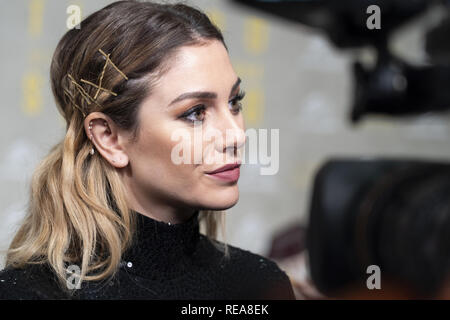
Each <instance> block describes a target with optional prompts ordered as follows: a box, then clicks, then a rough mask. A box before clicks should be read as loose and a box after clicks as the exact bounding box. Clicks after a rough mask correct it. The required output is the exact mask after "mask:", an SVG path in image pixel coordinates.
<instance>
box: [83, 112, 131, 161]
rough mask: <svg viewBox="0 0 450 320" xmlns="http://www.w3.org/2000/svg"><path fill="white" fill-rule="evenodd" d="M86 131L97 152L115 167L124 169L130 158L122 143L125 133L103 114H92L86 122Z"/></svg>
mask: <svg viewBox="0 0 450 320" xmlns="http://www.w3.org/2000/svg"><path fill="white" fill-rule="evenodd" d="M84 130H85V131H86V135H87V136H88V138H89V139H90V140H91V141H92V144H93V147H94V149H95V151H97V152H98V153H99V154H100V155H101V156H102V157H103V158H104V159H106V161H108V162H109V163H110V164H111V165H112V166H113V167H116V168H124V167H126V166H127V165H128V162H129V158H128V155H127V153H126V152H125V149H124V144H123V143H122V142H123V141H125V140H124V139H126V137H125V132H124V131H123V130H120V128H119V127H118V126H117V125H116V124H115V123H114V121H112V120H111V118H109V117H108V116H107V115H105V114H104V113H101V112H92V113H90V114H89V115H88V116H87V117H86V119H85V120H84Z"/></svg>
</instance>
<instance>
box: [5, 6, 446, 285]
mask: <svg viewBox="0 0 450 320" xmlns="http://www.w3.org/2000/svg"><path fill="white" fill-rule="evenodd" d="M111 2H113V1H107V0H90V1H87V0H84V1H83V0H79V1H75V0H73V1H69V0H18V1H6V0H0V43H1V51H0V64H1V68H0V70H1V72H2V76H1V77H0V92H1V98H2V102H1V105H2V106H1V107H0V108H1V117H0V130H1V133H0V249H1V250H5V249H7V247H8V245H9V242H10V241H11V239H12V236H13V235H14V233H15V231H16V230H17V228H18V224H19V223H20V220H21V219H22V217H23V216H24V214H25V210H26V206H27V200H28V192H29V181H30V177H31V175H32V172H33V170H34V168H35V166H36V165H37V163H38V162H39V161H40V159H42V158H43V157H44V155H45V154H47V152H48V151H49V150H50V148H51V147H52V146H53V145H54V144H56V143H57V142H58V141H59V140H60V139H62V137H63V135H64V132H65V124H64V122H63V120H62V118H61V117H60V115H59V114H58V112H57V109H56V106H55V103H54V101H53V97H52V94H51V90H50V83H49V67H50V62H51V57H52V54H53V51H54V49H55V47H56V44H57V42H58V41H59V39H60V38H61V37H62V35H63V34H64V33H65V32H66V31H67V26H66V21H67V19H68V17H69V14H68V13H67V12H66V10H67V8H68V7H69V6H70V5H77V6H79V7H80V8H81V16H82V18H84V17H86V16H88V15H89V14H90V13H92V12H93V11H96V10H98V9H100V8H102V7H104V6H105V5H107V4H109V3H111ZM170 2H174V1H170ZM185 2H186V3H188V4H190V5H194V6H197V7H198V8H200V9H202V10H203V11H206V12H207V13H208V15H209V16H210V17H211V18H212V19H213V21H214V22H215V23H216V24H217V25H218V26H219V27H220V28H221V30H222V31H223V34H224V36H225V40H226V42H227V44H228V47H229V52H230V56H231V60H232V63H233V65H234V68H235V70H236V72H237V74H238V75H239V76H240V77H241V79H242V80H243V82H242V88H243V89H244V90H245V91H246V98H245V99H244V102H243V108H244V116H245V121H246V127H247V128H265V129H269V130H270V129H279V133H280V159H279V160H280V165H279V171H278V173H277V174H275V175H271V176H263V175H260V174H259V169H260V167H259V165H250V164H248V165H245V166H244V167H243V168H242V169H241V179H240V181H239V186H240V200H239V202H238V204H237V205H236V206H234V207H233V208H231V209H229V210H228V216H227V236H226V238H227V239H226V240H227V242H228V243H230V244H231V245H235V246H238V247H240V248H243V249H246V250H250V251H252V252H255V253H259V254H263V255H269V253H270V252H271V250H272V249H273V240H274V238H276V237H277V235H279V234H280V233H282V232H284V231H285V230H286V229H289V227H292V226H302V225H306V224H307V222H308V210H309V206H310V197H311V190H312V183H313V179H314V176H315V173H316V172H317V170H318V169H319V167H320V166H321V165H322V164H323V163H324V161H326V160H327V159H329V158H330V157H362V158H366V159H367V158H378V157H406V158H410V157H411V158H420V159H425V160H438V161H439V160H440V161H445V160H449V159H450V146H449V138H450V115H449V114H448V113H439V114H436V113H434V112H424V113H423V114H421V115H411V116H406V117H402V118H395V119H393V118H391V117H388V116H385V115H371V116H369V117H364V118H362V119H361V120H360V121H358V122H357V123H352V122H351V121H350V113H351V109H352V106H353V104H354V101H353V99H354V94H355V93H354V90H355V87H356V83H355V77H354V74H353V64H354V61H355V59H356V58H357V59H359V60H361V61H365V62H367V63H369V64H370V61H373V59H374V54H373V50H372V51H371V49H370V48H365V49H361V48H359V49H347V48H345V49H337V48H336V47H335V46H334V45H333V43H332V42H331V41H330V40H329V37H328V36H327V34H326V33H325V32H323V31H321V30H320V29H315V28H311V27H308V26H306V25H302V24H299V23H296V22H294V21H288V20H285V19H282V18H280V17H277V16H274V15H270V14H269V13H266V12H264V11H261V10H256V9H254V8H252V7H251V6H243V5H241V4H239V3H236V2H234V1H224V0H190V1H185ZM439 17H440V9H439V8H438V9H436V8H435V9H430V10H426V11H424V12H423V14H421V15H418V16H417V17H415V18H414V19H412V20H411V21H410V22H408V23H406V24H405V25H404V26H402V27H401V28H399V30H397V31H396V32H395V34H393V41H391V42H392V48H391V49H392V51H393V52H395V54H397V55H398V56H400V57H402V59H403V60H404V61H407V62H408V63H411V64H416V65H421V64H424V63H425V62H426V59H427V55H426V52H425V51H424V41H425V40H424V39H425V38H424V30H427V29H429V28H431V27H432V26H433V24H434V23H435V22H436V20H437V19H438V18H439ZM447 86H448V84H447ZM300 233H301V230H300V231H299V233H297V234H300ZM3 262H4V255H1V256H0V267H2V266H3ZM283 268H286V269H287V268H288V267H287V266H286V267H284V266H283ZM291 270H296V271H291V272H302V271H301V270H300V268H293V269H291ZM292 276H293V277H294V276H296V277H302V275H292Z"/></svg>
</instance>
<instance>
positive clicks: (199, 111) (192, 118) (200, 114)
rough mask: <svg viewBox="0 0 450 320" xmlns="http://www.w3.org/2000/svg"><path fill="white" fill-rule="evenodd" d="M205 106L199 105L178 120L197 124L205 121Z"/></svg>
mask: <svg viewBox="0 0 450 320" xmlns="http://www.w3.org/2000/svg"><path fill="white" fill-rule="evenodd" d="M205 111H206V106H205V105H203V104H199V105H197V106H195V107H193V108H191V109H189V110H188V111H186V112H185V113H183V114H182V115H181V116H180V118H182V119H183V120H186V121H189V122H199V121H203V120H204V119H205Z"/></svg>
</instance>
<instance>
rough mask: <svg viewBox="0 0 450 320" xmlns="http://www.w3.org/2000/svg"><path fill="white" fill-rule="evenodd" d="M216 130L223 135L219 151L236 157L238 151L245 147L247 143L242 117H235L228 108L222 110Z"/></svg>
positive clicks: (218, 145) (218, 147)
mask: <svg viewBox="0 0 450 320" xmlns="http://www.w3.org/2000/svg"><path fill="white" fill-rule="evenodd" d="M216 128H217V129H218V130H219V131H220V132H221V133H222V141H221V142H220V143H218V144H217V145H216V149H217V151H218V152H220V153H229V154H231V155H233V156H235V157H236V156H237V152H238V150H239V149H240V148H242V147H243V146H244V145H245V141H246V136H245V132H244V121H243V119H242V116H241V115H233V114H232V113H231V112H230V110H229V108H228V106H227V107H226V108H222V109H221V112H220V113H219V117H218V119H217V123H216Z"/></svg>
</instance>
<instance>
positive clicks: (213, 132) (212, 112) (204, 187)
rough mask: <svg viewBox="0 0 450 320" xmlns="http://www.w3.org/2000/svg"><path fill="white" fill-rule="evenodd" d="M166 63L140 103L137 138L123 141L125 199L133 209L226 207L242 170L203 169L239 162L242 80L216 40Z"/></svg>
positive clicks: (233, 201) (233, 199)
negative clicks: (128, 196)
mask: <svg viewBox="0 0 450 320" xmlns="http://www.w3.org/2000/svg"><path fill="white" fill-rule="evenodd" d="M169 63H170V66H169V70H168V71H167V72H166V73H165V74H164V75H163V76H162V77H161V78H160V79H159V80H158V81H157V84H156V85H155V86H154V88H152V92H151V94H150V95H149V96H148V97H147V98H146V99H145V100H144V101H143V103H142V105H141V107H140V110H139V114H138V119H139V132H138V137H137V140H136V141H134V142H132V141H130V142H127V143H126V144H125V146H124V151H125V153H126V155H127V157H128V161H129V163H128V167H126V168H125V174H124V178H125V182H126V185H127V187H128V189H129V190H128V191H129V193H130V199H131V201H132V202H134V206H135V208H134V209H135V210H138V211H139V210H142V211H145V210H152V208H154V209H155V210H162V208H164V207H166V208H167V207H173V208H174V209H176V210H180V211H183V210H186V209H187V208H188V209H194V210H202V209H211V210H224V209H227V208H229V207H231V206H233V205H234V204H236V202H237V201H238V198H239V190H238V186H237V178H238V174H239V168H237V169H234V170H233V171H227V172H222V173H221V174H215V175H214V174H208V172H211V171H214V170H216V169H219V168H221V167H223V166H224V165H226V164H230V163H236V162H237V163H240V162H241V160H240V156H239V155H240V152H239V151H242V148H243V146H244V144H245V133H244V130H245V129H244V119H243V116H242V112H241V110H240V103H239V98H240V96H239V92H240V86H239V83H240V79H239V78H238V76H237V75H236V73H235V72H234V70H233V67H232V66H231V63H230V59H229V57H228V53H227V51H226V49H225V47H224V46H223V44H222V43H221V42H219V41H209V42H206V44H204V45H198V46H185V47H182V48H180V49H179V51H178V53H177V54H176V56H175V58H173V59H171V61H170V62H169ZM180 162H181V163H180ZM142 211H140V212H142Z"/></svg>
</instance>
